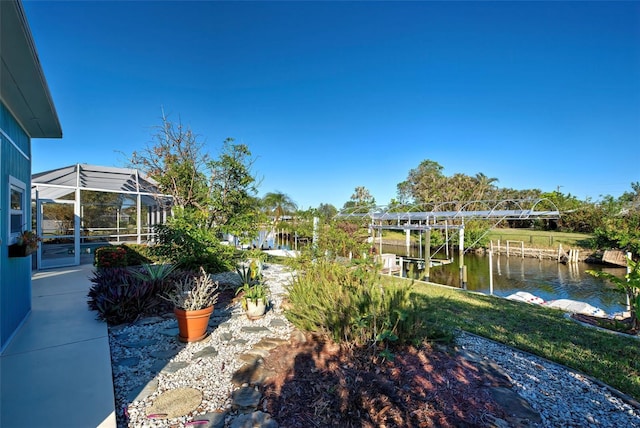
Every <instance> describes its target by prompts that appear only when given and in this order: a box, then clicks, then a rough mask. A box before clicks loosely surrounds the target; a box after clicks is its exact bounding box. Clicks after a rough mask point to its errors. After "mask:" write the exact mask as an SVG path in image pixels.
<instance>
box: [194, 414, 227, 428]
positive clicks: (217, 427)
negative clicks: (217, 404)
mask: <svg viewBox="0 0 640 428" xmlns="http://www.w3.org/2000/svg"><path fill="white" fill-rule="evenodd" d="M226 418H227V412H210V413H205V414H204V415H198V416H195V417H194V418H193V422H195V421H208V423H206V424H198V425H196V427H198V428H224V423H225V420H226Z"/></svg>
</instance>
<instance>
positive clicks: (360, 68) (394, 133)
mask: <svg viewBox="0 0 640 428" xmlns="http://www.w3.org/2000/svg"><path fill="white" fill-rule="evenodd" d="M23 4H24V7H25V11H26V14H27V18H28V20H29V24H30V27H31V31H32V33H33V36H34V39H35V42H36V46H37V49H38V53H39V56H40V60H41V62H42V66H43V68H44V71H45V74H46V77H47V81H48V84H49V87H50V90H51V93H52V96H53V99H54V102H55V104H56V108H57V111H58V115H59V117H60V121H61V123H62V128H63V132H64V138H63V139H62V140H35V141H34V143H33V144H32V146H33V171H34V172H41V171H46V170H49V169H54V168H57V167H61V166H66V165H70V164H75V163H89V164H97V165H109V166H124V165H125V162H126V157H127V156H129V155H130V154H131V152H132V151H133V150H139V149H141V148H143V147H145V145H147V144H148V143H149V142H150V141H151V136H152V134H153V127H154V126H157V125H158V124H159V123H160V117H161V108H164V111H165V113H167V114H168V115H169V118H170V119H173V120H177V119H181V120H182V122H183V123H184V124H186V125H189V126H190V127H191V128H192V129H193V130H194V131H195V132H196V133H197V134H199V135H200V136H201V137H202V140H203V141H204V142H205V143H206V147H207V150H208V151H209V152H210V153H211V154H212V155H213V156H216V155H217V154H218V153H219V151H220V149H221V146H222V141H223V140H224V139H225V138H227V137H232V138H234V139H236V141H238V142H242V143H245V144H247V145H248V146H249V148H250V150H251V151H252V153H253V155H254V156H255V157H256V158H257V160H256V163H255V164H254V172H255V173H256V175H257V176H258V177H260V178H261V179H262V182H261V186H260V189H259V190H260V195H264V194H265V193H267V192H273V191H280V192H284V193H286V194H288V195H289V196H290V197H291V198H292V199H293V200H294V201H295V202H296V203H297V204H298V206H299V207H301V208H304V209H306V208H309V207H317V206H318V205H319V204H320V203H330V204H333V205H335V206H336V207H338V208H339V207H341V206H342V205H343V204H344V203H345V202H346V201H347V200H349V198H350V196H351V194H352V193H353V191H354V189H355V187H356V186H364V187H366V188H367V189H369V191H370V192H371V194H372V195H373V196H374V197H375V199H376V202H377V203H378V204H386V203H388V202H389V201H390V200H391V198H394V197H395V196H396V185H397V184H398V183H399V182H401V181H403V180H405V179H406V178H407V175H408V172H409V170H410V169H412V168H415V167H417V166H418V165H419V164H420V162H421V161H423V160H425V159H430V160H433V161H436V162H438V163H439V164H441V165H442V166H443V167H444V173H445V174H446V175H452V174H454V173H458V172H460V173H465V174H468V175H475V174H476V173H479V172H482V173H484V174H486V175H487V176H489V177H496V178H498V179H499V182H498V183H497V184H498V186H500V187H510V188H516V189H529V188H538V189H541V190H543V191H553V190H556V189H558V188H559V189H560V191H562V192H563V193H571V194H572V195H575V196H577V197H578V198H580V199H584V198H587V197H590V198H591V199H593V200H597V199H599V198H600V196H601V195H607V194H610V195H613V196H619V195H620V194H622V193H623V192H624V191H629V190H631V187H630V183H631V182H634V181H640V167H639V166H638V164H639V161H640V155H639V149H640V2H618V1H614V2H578V1H574V2H566V3H564V2H470V3H467V2H406V3H405V2H255V3H254V2H205V1H200V2H164V1H163V2H153V1H137V2H121V1H106V2H84V1H73V2H59V1H30V0H24V3H23ZM123 153H124V154H123ZM558 186H560V187H558Z"/></svg>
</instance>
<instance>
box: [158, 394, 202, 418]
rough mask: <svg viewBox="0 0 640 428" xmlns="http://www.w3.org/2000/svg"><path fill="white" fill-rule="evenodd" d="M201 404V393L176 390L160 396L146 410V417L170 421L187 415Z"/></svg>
mask: <svg viewBox="0 0 640 428" xmlns="http://www.w3.org/2000/svg"><path fill="white" fill-rule="evenodd" d="M201 402H202V392H201V391H200V390H198V389H195V388H177V389H172V390H169V391H167V392H164V393H162V394H160V395H159V396H158V397H157V398H156V399H155V400H154V402H153V404H152V405H151V406H150V407H149V408H147V412H146V414H147V417H149V418H154V419H165V418H166V419H171V418H177V417H180V416H184V415H187V414H189V413H191V412H193V411H194V410H196V409H197V408H198V406H199V405H200V403H201Z"/></svg>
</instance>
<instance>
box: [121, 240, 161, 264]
mask: <svg viewBox="0 0 640 428" xmlns="http://www.w3.org/2000/svg"><path fill="white" fill-rule="evenodd" d="M122 247H124V249H125V250H126V251H127V266H140V265H144V264H148V263H153V262H158V261H159V260H157V259H155V258H154V257H153V255H152V253H151V247H149V246H148V245H145V244H123V245H122Z"/></svg>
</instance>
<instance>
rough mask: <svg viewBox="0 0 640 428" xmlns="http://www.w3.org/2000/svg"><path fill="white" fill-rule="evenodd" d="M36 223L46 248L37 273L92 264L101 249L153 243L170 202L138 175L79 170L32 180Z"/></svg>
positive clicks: (109, 169) (87, 168) (87, 167)
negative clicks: (43, 269)
mask: <svg viewBox="0 0 640 428" xmlns="http://www.w3.org/2000/svg"><path fill="white" fill-rule="evenodd" d="M31 201H32V210H33V213H32V217H31V218H32V219H33V221H34V223H35V224H34V225H33V226H34V229H35V230H37V233H38V235H39V236H41V237H42V242H41V245H40V248H39V250H38V253H37V258H36V267H37V268H51V267H59V266H73V265H78V264H80V263H90V262H93V257H94V253H95V250H96V248H99V247H101V246H105V245H112V244H119V243H125V242H126V243H147V242H152V241H153V240H154V233H153V226H154V225H156V224H162V223H164V222H165V221H166V218H167V216H169V215H170V213H171V197H170V196H168V195H162V194H160V193H159V192H158V188H157V184H156V182H155V181H154V180H153V179H151V178H149V177H146V176H145V175H144V174H143V173H142V172H140V171H138V170H135V169H126V168H115V167H104V166H95V165H86V164H76V165H72V166H67V167H63V168H58V169H55V170H52V171H46V172H41V173H38V174H34V175H33V176H32V177H31Z"/></svg>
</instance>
